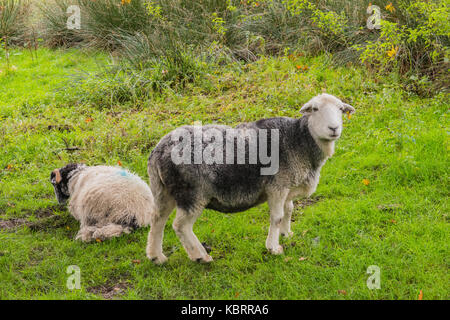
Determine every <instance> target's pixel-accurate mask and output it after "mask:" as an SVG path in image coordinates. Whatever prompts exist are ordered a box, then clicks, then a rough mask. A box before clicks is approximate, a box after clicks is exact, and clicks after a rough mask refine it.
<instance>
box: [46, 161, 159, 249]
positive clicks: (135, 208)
mask: <svg viewBox="0 0 450 320" xmlns="http://www.w3.org/2000/svg"><path fill="white" fill-rule="evenodd" d="M50 181H51V183H52V184H53V187H54V189H55V194H56V197H57V199H58V202H59V203H61V204H63V203H65V202H66V201H67V200H68V199H69V198H70V200H69V211H70V213H71V214H72V215H73V217H74V218H75V219H77V220H78V221H80V230H79V231H78V234H77V235H76V239H80V240H82V241H91V240H94V239H101V240H103V239H107V238H111V237H118V236H120V235H121V234H122V233H130V232H131V231H132V230H134V229H136V228H138V227H142V226H146V225H148V224H149V223H150V216H151V213H152V211H153V210H154V204H153V196H152V193H151V191H150V188H149V187H148V185H147V184H146V183H145V182H144V181H142V180H141V179H140V178H139V177H138V176H136V175H134V174H132V173H130V172H129V171H127V170H124V169H122V168H118V167H110V166H93V167H88V166H86V165H84V164H69V165H67V166H65V167H63V168H60V169H55V170H53V172H52V173H51V176H50Z"/></svg>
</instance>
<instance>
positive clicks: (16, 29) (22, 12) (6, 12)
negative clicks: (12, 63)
mask: <svg viewBox="0 0 450 320" xmlns="http://www.w3.org/2000/svg"><path fill="white" fill-rule="evenodd" d="M28 13H29V2H28V1H27V0H0V39H2V40H3V43H4V44H5V45H6V46H8V45H11V44H16V43H20V42H22V41H24V34H25V22H26V18H27V16H28Z"/></svg>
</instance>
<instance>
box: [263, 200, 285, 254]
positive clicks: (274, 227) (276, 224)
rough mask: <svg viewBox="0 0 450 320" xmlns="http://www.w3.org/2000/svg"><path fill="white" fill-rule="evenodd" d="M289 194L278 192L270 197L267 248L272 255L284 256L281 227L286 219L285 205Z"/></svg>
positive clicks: (268, 201)
mask: <svg viewBox="0 0 450 320" xmlns="http://www.w3.org/2000/svg"><path fill="white" fill-rule="evenodd" d="M287 194H288V192H276V193H272V194H270V195H269V198H268V200H267V203H268V204H269V209H270V227H269V234H268V235H267V239H266V248H267V250H269V252H270V253H272V254H282V253H283V247H282V246H281V245H280V243H279V241H280V226H281V222H282V219H283V217H284V203H285V200H286V197H287Z"/></svg>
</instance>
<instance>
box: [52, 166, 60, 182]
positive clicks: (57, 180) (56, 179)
mask: <svg viewBox="0 0 450 320" xmlns="http://www.w3.org/2000/svg"><path fill="white" fill-rule="evenodd" d="M53 173H54V174H55V182H56V183H60V182H61V180H62V178H61V173H60V172H59V170H58V169H55V170H53Z"/></svg>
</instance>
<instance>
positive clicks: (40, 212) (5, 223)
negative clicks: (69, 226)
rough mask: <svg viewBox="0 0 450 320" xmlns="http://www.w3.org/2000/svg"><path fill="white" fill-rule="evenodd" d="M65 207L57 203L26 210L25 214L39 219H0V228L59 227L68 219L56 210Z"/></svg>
mask: <svg viewBox="0 0 450 320" xmlns="http://www.w3.org/2000/svg"><path fill="white" fill-rule="evenodd" d="M63 209H64V207H62V206H59V205H56V206H50V207H47V208H40V209H37V210H27V211H25V216H26V217H29V216H33V217H35V218H37V221H29V220H28V219H27V218H11V219H0V230H15V229H17V228H20V227H23V226H27V227H29V228H30V229H32V230H43V229H48V228H57V227H60V226H62V225H65V224H66V223H67V219H66V217H64V216H61V215H55V214H54V212H55V211H61V210H63Z"/></svg>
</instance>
